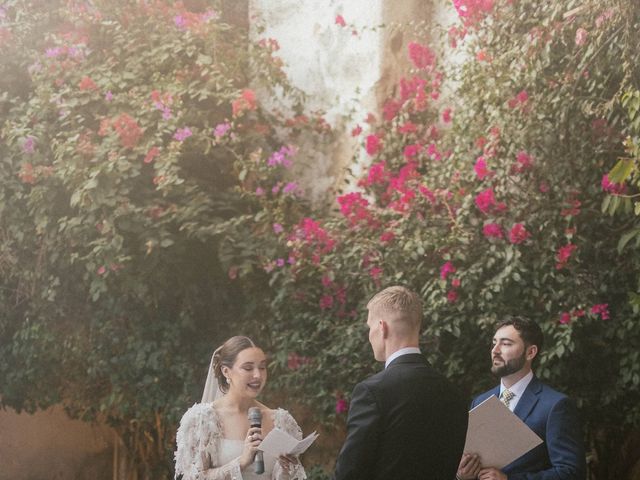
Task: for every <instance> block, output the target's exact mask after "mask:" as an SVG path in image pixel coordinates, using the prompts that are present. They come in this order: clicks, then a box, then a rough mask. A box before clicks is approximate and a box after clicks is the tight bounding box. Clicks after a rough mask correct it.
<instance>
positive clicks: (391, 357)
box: [384, 347, 422, 368]
mask: <svg viewBox="0 0 640 480" xmlns="http://www.w3.org/2000/svg"><path fill="white" fill-rule="evenodd" d="M410 353H422V352H421V351H420V349H419V348H418V347H405V348H401V349H400V350H396V351H395V352H393V353H392V354H391V355H389V357H388V358H387V360H386V361H385V362H384V368H387V367H388V366H389V364H390V363H391V362H393V361H394V360H395V359H396V358H398V357H399V356H401V355H408V354H410Z"/></svg>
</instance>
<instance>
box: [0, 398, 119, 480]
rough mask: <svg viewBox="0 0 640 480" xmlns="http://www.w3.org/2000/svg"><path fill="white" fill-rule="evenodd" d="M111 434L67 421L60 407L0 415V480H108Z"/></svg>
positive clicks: (75, 421)
mask: <svg viewBox="0 0 640 480" xmlns="http://www.w3.org/2000/svg"><path fill="white" fill-rule="evenodd" d="M113 442H114V434H113V432H112V431H111V430H110V429H109V428H107V427H104V426H91V425H90V424H88V423H85V422H82V421H79V420H71V419H70V418H69V417H68V416H67V415H66V414H65V412H64V410H63V409H62V408H61V407H53V408H50V409H48V410H46V411H40V412H37V413H35V414H33V415H30V414H27V413H21V414H20V415H18V414H17V413H16V412H15V411H13V410H11V409H7V410H0V480H85V479H86V480H102V479H104V480H107V479H111V478H113V476H112V469H113V467H112V458H113V449H112V444H113Z"/></svg>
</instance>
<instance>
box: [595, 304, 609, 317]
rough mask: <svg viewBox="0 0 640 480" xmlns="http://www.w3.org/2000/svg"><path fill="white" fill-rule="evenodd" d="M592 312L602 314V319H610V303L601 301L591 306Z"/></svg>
mask: <svg viewBox="0 0 640 480" xmlns="http://www.w3.org/2000/svg"><path fill="white" fill-rule="evenodd" d="M591 313H593V314H594V315H600V318H601V319H602V320H608V319H609V304H608V303H599V304H597V305H594V306H593V307H591Z"/></svg>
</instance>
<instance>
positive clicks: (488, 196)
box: [475, 188, 496, 213]
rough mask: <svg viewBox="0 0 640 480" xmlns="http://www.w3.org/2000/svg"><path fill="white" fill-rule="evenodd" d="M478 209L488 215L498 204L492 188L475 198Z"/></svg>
mask: <svg viewBox="0 0 640 480" xmlns="http://www.w3.org/2000/svg"><path fill="white" fill-rule="evenodd" d="M475 203H476V207H478V210H480V211H481V212H482V213H487V212H488V211H489V209H490V208H491V207H492V206H494V205H495V204H496V198H495V196H494V194H493V189H492V188H487V189H486V190H483V191H482V192H480V193H479V194H478V195H476V198H475Z"/></svg>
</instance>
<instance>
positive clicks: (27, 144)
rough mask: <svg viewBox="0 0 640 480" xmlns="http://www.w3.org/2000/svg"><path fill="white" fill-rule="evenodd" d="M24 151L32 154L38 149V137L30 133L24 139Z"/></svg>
mask: <svg viewBox="0 0 640 480" xmlns="http://www.w3.org/2000/svg"><path fill="white" fill-rule="evenodd" d="M22 151H23V152H24V153H27V154H32V153H34V152H35V151H36V139H35V138H33V137H32V136H31V135H29V136H28V137H27V138H25V139H24V142H23V143H22Z"/></svg>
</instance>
